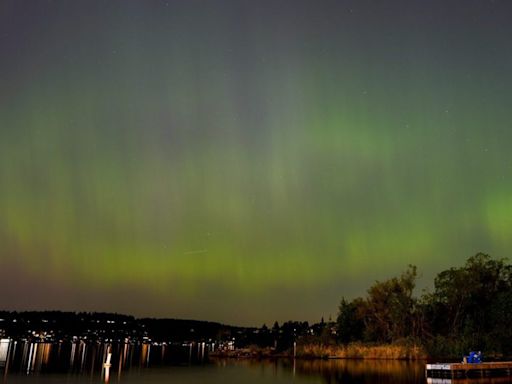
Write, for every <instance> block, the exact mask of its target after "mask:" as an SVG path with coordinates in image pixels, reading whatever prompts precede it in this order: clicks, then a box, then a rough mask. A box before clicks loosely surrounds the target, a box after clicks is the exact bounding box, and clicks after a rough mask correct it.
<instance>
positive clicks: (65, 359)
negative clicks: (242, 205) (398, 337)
mask: <svg viewBox="0 0 512 384" xmlns="http://www.w3.org/2000/svg"><path fill="white" fill-rule="evenodd" d="M109 353H110V354H111V361H110V362H111V366H110V368H109V369H108V370H106V369H105V368H104V363H105V362H106V361H107V356H108V354H109ZM424 369H425V366H424V364H423V363H422V362H413V363H407V362H401V361H382V360H381V361H379V360H373V361H363V360H292V359H279V360H265V361H258V360H249V359H246V360H235V359H211V360H209V361H208V359H207V353H205V347H204V345H201V344H191V345H183V344H175V345H174V344H173V345H171V344H169V345H149V344H142V345H132V344H124V343H121V344H99V343H85V342H77V343H54V344H51V343H30V342H22V341H18V342H14V341H7V340H2V341H0V377H1V378H3V381H2V382H3V384H7V383H9V384H13V383H25V384H29V383H43V384H46V383H70V384H78V383H98V384H100V383H105V382H106V381H109V382H110V383H149V384H159V383H185V384H187V383H206V384H220V383H227V384H229V383H242V384H252V383H272V384H281V383H292V382H293V383H324V384H334V383H336V384H337V383H340V384H341V383H342V384H370V383H381V384H391V383H394V384H406V383H407V384H409V383H411V384H419V383H421V384H424V383H426V379H425V371H424ZM447 382H449V381H443V383H447ZM477 382H478V383H512V381H511V380H510V379H509V378H502V379H487V380H484V381H473V380H470V381H467V380H463V381H455V382H454V383H468V384H476V383H477Z"/></svg>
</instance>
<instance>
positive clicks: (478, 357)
mask: <svg viewBox="0 0 512 384" xmlns="http://www.w3.org/2000/svg"><path fill="white" fill-rule="evenodd" d="M481 362H482V353H481V352H474V351H471V352H469V356H468V363H470V364H479V363H481Z"/></svg>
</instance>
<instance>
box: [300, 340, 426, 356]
mask: <svg viewBox="0 0 512 384" xmlns="http://www.w3.org/2000/svg"><path fill="white" fill-rule="evenodd" d="M297 357H302V358H323V359H328V358H338V359H386V360H421V359H426V358H427V353H426V352H425V350H424V349H423V348H422V347H421V346H419V345H416V344H385V345H373V344H363V343H352V344H347V345H325V344H304V345H298V346H297Z"/></svg>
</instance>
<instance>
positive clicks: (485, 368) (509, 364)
mask: <svg viewBox="0 0 512 384" xmlns="http://www.w3.org/2000/svg"><path fill="white" fill-rule="evenodd" d="M425 371H426V375H427V378H441V379H442V378H446V379H456V378H466V377H467V378H471V377H503V376H511V375H512V361H499V362H489V363H478V364H464V363H446V364H440V363H437V364H427V365H426V368H425Z"/></svg>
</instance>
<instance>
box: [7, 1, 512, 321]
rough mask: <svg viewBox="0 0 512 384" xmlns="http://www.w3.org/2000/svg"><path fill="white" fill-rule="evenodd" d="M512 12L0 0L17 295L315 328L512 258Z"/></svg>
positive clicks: (44, 304)
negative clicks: (357, 303) (360, 298)
mask: <svg viewBox="0 0 512 384" xmlns="http://www.w3.org/2000/svg"><path fill="white" fill-rule="evenodd" d="M511 20H512V2H510V1H506V0H502V1H499V0H496V1H490V0H482V1H472V0H460V1H450V0H439V1H437V0H432V1H425V0H399V1H377V0H374V1H366V0H353V1H349V0H338V1H317V0H310V1H299V0H289V1H281V0H268V1H257V0H251V1H249V0H233V1H224V0H223V1H219V0H211V1H199V0H197V1H196V0H181V1H172V0H169V1H156V0H154V1H153V0H149V1H131V0H123V1H113V0H112V1H107V0H87V1H85V0H84V1H77V0H73V1H64V0H62V1H48V0H40V1H35V0H34V1H23V0H4V1H1V2H0V292H1V294H0V308H3V309H18V310H22V309H47V308H48V309H62V310H88V311H91V310H98V311H111V312H113V311H117V312H122V313H128V314H133V315H136V316H159V317H178V318H195V319H205V320H214V321H222V322H226V323H230V324H242V325H261V324H262V323H264V322H265V323H267V324H272V323H273V321H274V320H279V321H283V320H288V319H296V320H309V321H319V320H320V317H321V316H324V317H325V318H326V319H327V318H328V317H329V315H332V316H333V317H334V316H335V315H336V308H337V304H338V302H339V300H340V299H341V297H342V296H346V297H348V298H352V297H355V296H356V295H362V294H364V292H365V290H366V288H367V287H368V286H369V285H370V284H372V283H373V282H374V281H375V280H376V279H381V280H382V279H386V278H389V277H391V276H396V275H398V274H400V272H401V271H403V270H404V269H405V268H406V266H407V265H408V264H409V263H412V264H415V265H417V266H418V269H419V271H420V273H421V278H420V281H419V285H420V286H421V287H424V286H429V285H431V283H432V279H433V277H434V275H435V274H436V273H437V272H440V271H441V270H443V269H446V268H448V267H452V266H458V265H461V264H462V263H463V262H464V261H465V259H466V258H467V257H469V256H471V255H473V254H475V253H477V252H478V251H484V252H487V253H490V254H491V255H493V256H494V257H497V258H501V257H508V256H511V249H512V178H511V177H512V123H511V114H512V112H511V111H512V22H511Z"/></svg>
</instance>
